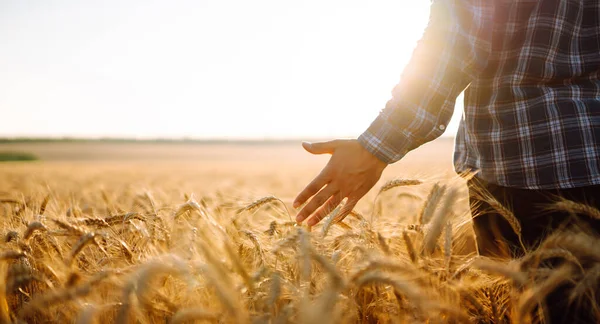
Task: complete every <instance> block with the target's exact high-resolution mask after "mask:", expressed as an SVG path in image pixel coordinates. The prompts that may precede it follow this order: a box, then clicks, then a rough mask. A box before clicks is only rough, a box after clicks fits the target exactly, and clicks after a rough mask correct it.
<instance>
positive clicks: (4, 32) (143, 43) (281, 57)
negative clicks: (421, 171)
mask: <svg viewBox="0 0 600 324" xmlns="http://www.w3.org/2000/svg"><path fill="white" fill-rule="evenodd" d="M5 6H6V7H7V8H3V9H2V10H0V11H1V13H0V18H7V17H10V19H0V40H2V42H3V44H5V47H4V48H5V50H3V51H2V52H1V53H0V68H2V70H3V71H5V72H3V73H2V76H1V77H0V85H1V86H2V87H3V89H5V91H4V93H5V95H3V96H1V97H0V109H1V110H2V111H1V112H2V114H3V116H7V117H6V118H7V121H8V122H6V123H5V124H4V125H3V127H2V128H1V129H0V135H2V136H31V135H33V136H65V135H66V136H83V137H95V136H110V137H121V136H125V137H138V138H139V137H193V138H207V137H208V138H215V137H216V138H219V137H229V138H264V137H271V138H273V137H330V136H357V135H359V134H360V133H361V132H362V131H363V130H364V129H365V128H366V127H367V126H368V124H369V123H370V122H371V121H372V120H373V118H375V116H376V115H377V113H378V111H379V110H380V109H381V108H382V107H383V106H384V104H385V102H386V101H387V100H388V99H389V95H390V91H391V89H392V88H393V86H394V85H395V84H396V83H397V82H398V80H399V76H400V73H401V71H402V68H403V66H404V65H405V64H406V62H407V61H408V59H409V57H410V55H411V53H412V50H413V47H414V45H415V43H416V41H417V40H418V39H419V37H420V35H421V34H422V31H423V29H424V28H425V25H426V22H427V17H428V10H429V8H428V6H429V3H428V2H427V1H418V2H406V1H376V2H359V1H344V2H341V1H303V2H288V1H272V0H271V1H267V0H263V1H257V2H252V3H248V2H245V1H234V0H227V1H200V2H189V3H179V2H178V3H172V2H160V3H148V2H146V1H141V0H139V1H134V2H126V3H125V2H108V3H107V4H106V6H105V7H102V8H95V7H92V6H90V5H89V4H87V3H82V2H66V3H63V4H61V5H60V6H59V5H53V6H50V5H41V4H38V5H26V4H22V3H15V4H13V5H12V6H9V5H5ZM9 62H10V63H9ZM32 94H35V95H32ZM24 121H26V122H24Z"/></svg>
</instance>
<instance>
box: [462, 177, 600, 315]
mask: <svg viewBox="0 0 600 324" xmlns="http://www.w3.org/2000/svg"><path fill="white" fill-rule="evenodd" d="M468 187H469V201H470V205H471V212H472V215H473V228H474V230H475V235H476V241H477V249H478V252H479V254H480V255H483V256H490V257H511V258H519V257H521V256H523V255H524V251H523V249H522V245H521V243H520V242H519V238H518V236H517V234H516V233H515V232H514V231H513V229H512V227H511V226H510V224H509V222H507V221H506V220H505V218H504V217H502V216H501V215H500V214H499V212H498V211H497V210H498V209H497V208H494V207H493V206H491V205H490V204H489V203H488V202H486V201H485V200H483V199H481V192H482V191H483V192H487V193H488V194H489V195H491V196H492V197H493V198H495V199H496V201H498V202H499V203H500V204H502V206H504V207H506V208H508V209H509V210H511V211H512V212H513V214H514V215H515V217H516V218H517V219H518V221H519V223H520V226H521V239H522V243H523V245H524V246H525V248H526V249H527V250H529V251H532V250H534V249H535V248H536V247H537V246H538V245H539V243H540V242H541V241H543V239H544V238H545V237H547V236H548V235H549V234H551V233H552V232H553V231H556V230H559V229H562V228H565V227H570V226H575V225H577V226H582V223H583V227H585V228H586V229H587V230H589V231H591V232H595V233H596V234H598V235H600V220H597V219H592V218H589V217H585V216H580V215H578V216H577V217H576V218H575V217H573V215H571V214H570V213H568V212H561V211H556V210H549V209H548V208H547V207H548V206H549V205H550V204H552V203H553V202H555V201H556V200H557V197H563V198H566V199H569V200H573V201H576V202H581V203H586V204H588V205H590V206H593V207H596V208H598V209H600V186H589V187H580V188H571V189H557V190H528V189H517V188H508V187H501V186H497V185H493V184H489V183H485V182H483V181H481V180H479V179H476V178H474V179H471V180H469V181H468ZM598 248H599V249H600V246H599V247H598ZM565 289H566V288H563V289H560V288H559V289H556V290H555V291H554V292H552V293H551V294H550V295H549V296H548V298H547V300H546V304H547V306H548V310H549V315H550V323H552V324H554V323H569V324H575V323H594V322H595V320H594V319H593V317H592V315H591V314H590V313H591V312H590V310H587V309H572V307H571V309H568V308H567V307H566V302H565V300H566V296H565V295H566V294H567V291H565Z"/></svg>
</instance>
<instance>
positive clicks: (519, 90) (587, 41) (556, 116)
mask: <svg viewBox="0 0 600 324" xmlns="http://www.w3.org/2000/svg"><path fill="white" fill-rule="evenodd" d="M599 72H600V2H598V1H583V0H579V1H575V0H571V1H567V0H562V1H561V0H495V1H492V0H462V1H461V0H454V1H452V0H437V1H434V2H433V4H432V7H431V14H430V20H429V24H428V26H427V28H426V30H425V32H424V34H423V37H422V39H421V41H420V42H419V43H418V44H417V47H416V49H415V51H414V53H413V56H412V58H411V61H410V62H409V64H408V65H407V67H406V68H405V70H404V72H403V75H402V78H401V81H400V83H399V84H398V85H397V86H396V87H395V88H394V90H393V92H392V99H391V100H390V101H388V103H387V105H386V107H385V108H384V109H383V110H382V111H381V113H380V115H379V116H378V117H377V118H376V119H375V121H374V122H373V123H372V124H371V126H370V127H369V128H368V129H367V130H366V131H365V132H364V133H363V134H362V135H360V137H359V138H358V140H359V142H360V143H361V144H362V145H363V146H364V147H365V148H366V149H367V150H368V151H369V152H371V153H372V154H374V155H375V156H376V157H378V158H379V159H380V160H382V161H384V162H386V163H393V162H396V161H398V160H400V159H401V158H402V157H403V156H404V155H405V154H406V153H407V152H408V151H410V150H412V149H414V148H416V147H418V146H420V145H421V144H423V143H426V142H428V141H431V140H433V139H435V138H437V137H438V136H440V135H441V134H442V133H443V132H444V130H445V128H446V125H447V124H448V122H449V121H450V118H451V116H452V112H453V110H454V105H455V100H456V97H457V96H458V95H459V94H460V93H461V92H462V91H463V90H465V88H466V90H465V104H464V113H463V116H462V120H461V122H460V127H459V130H458V134H457V137H456V146H455V153H454V166H455V169H456V171H458V172H463V171H468V170H474V171H478V175H477V176H478V177H480V178H482V179H483V180H485V181H488V182H490V183H495V184H497V185H501V186H507V187H517V188H528V189H555V188H572V187H581V186H587V185H597V184H600V79H599Z"/></svg>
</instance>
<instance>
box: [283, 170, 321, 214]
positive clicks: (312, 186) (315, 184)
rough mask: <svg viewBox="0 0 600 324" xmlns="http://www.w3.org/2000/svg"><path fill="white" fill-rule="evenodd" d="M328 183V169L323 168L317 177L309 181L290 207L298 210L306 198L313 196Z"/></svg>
mask: <svg viewBox="0 0 600 324" xmlns="http://www.w3.org/2000/svg"><path fill="white" fill-rule="evenodd" d="M328 182H329V169H328V168H327V167H325V168H324V169H323V171H321V173H319V175H318V176H317V177H316V178H314V179H313V181H311V182H310V183H309V184H308V185H307V186H306V188H304V190H302V192H300V193H299V194H298V196H297V197H296V199H294V203H293V204H292V206H293V207H294V208H298V206H301V205H302V204H304V203H305V202H306V201H307V200H308V198H310V197H312V196H314V195H315V194H316V193H317V192H319V190H321V189H322V188H323V187H324V186H325V185H326V184H327V183H328Z"/></svg>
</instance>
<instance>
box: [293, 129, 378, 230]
mask: <svg viewBox="0 0 600 324" xmlns="http://www.w3.org/2000/svg"><path fill="white" fill-rule="evenodd" d="M302 146H303V147H304V149H305V150H307V151H308V152H310V153H312V154H325V153H327V154H331V159H329V162H328V163H327V165H326V166H325V168H323V170H322V171H321V173H320V174H319V175H318V176H317V177H315V179H314V180H313V181H312V182H311V183H310V184H308V186H306V188H304V190H302V192H301V193H300V194H299V195H298V196H297V197H296V199H295V200H294V208H297V207H299V206H301V205H302V204H304V203H305V202H306V201H307V200H308V199H309V198H311V197H312V199H310V201H309V202H308V204H306V206H304V208H302V210H300V212H299V213H298V215H297V216H296V221H297V222H302V221H304V220H305V219H307V218H309V217H310V216H311V215H312V217H311V218H310V219H309V220H308V225H309V226H312V225H315V224H317V223H318V222H319V221H321V219H323V218H324V217H325V216H327V214H329V213H330V212H331V211H332V210H334V209H335V208H336V207H337V206H338V205H339V204H340V203H341V202H342V201H343V200H344V199H345V198H348V200H347V201H346V203H345V204H344V206H343V207H342V208H341V210H340V213H339V214H338V217H340V218H343V217H345V216H346V215H347V214H348V213H350V212H351V211H352V209H353V208H354V206H356V204H357V203H358V201H359V200H360V199H361V198H362V197H363V196H364V195H365V194H366V193H367V192H368V191H369V190H370V189H371V188H372V187H373V186H374V185H375V183H377V181H378V180H379V178H380V177H381V173H382V172H383V170H384V169H385V167H386V166H387V164H386V163H384V162H382V161H380V160H379V159H377V158H376V157H375V156H374V155H372V154H371V153H369V152H368V151H367V150H366V149H364V148H363V147H362V146H361V145H360V144H359V143H358V141H356V140H334V141H329V142H321V143H312V144H311V143H306V142H304V143H302ZM313 213H314V214H313Z"/></svg>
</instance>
